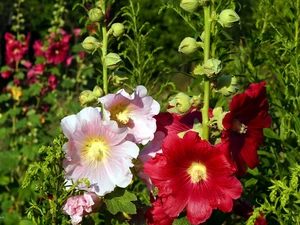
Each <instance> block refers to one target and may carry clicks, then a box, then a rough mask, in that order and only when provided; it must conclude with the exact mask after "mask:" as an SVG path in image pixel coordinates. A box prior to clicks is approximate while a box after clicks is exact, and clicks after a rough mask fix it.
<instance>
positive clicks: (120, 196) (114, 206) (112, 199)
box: [104, 188, 137, 215]
mask: <svg viewBox="0 0 300 225" xmlns="http://www.w3.org/2000/svg"><path fill="white" fill-rule="evenodd" d="M136 200H137V198H136V196H135V195H134V194H132V193H130V192H128V191H127V190H126V189H121V188H118V189H116V190H114V191H113V192H112V193H110V194H107V195H105V198H104V203H105V204H106V207H107V210H108V211H109V212H110V213H112V214H113V215H115V214H116V213H118V212H124V213H128V214H135V213H136V207H135V205H134V204H133V203H132V201H136Z"/></svg>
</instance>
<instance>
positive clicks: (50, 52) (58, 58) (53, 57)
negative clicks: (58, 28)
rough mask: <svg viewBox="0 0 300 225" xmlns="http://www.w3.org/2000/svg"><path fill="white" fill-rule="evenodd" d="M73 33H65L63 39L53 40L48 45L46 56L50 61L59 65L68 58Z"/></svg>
mask: <svg viewBox="0 0 300 225" xmlns="http://www.w3.org/2000/svg"><path fill="white" fill-rule="evenodd" d="M71 37H72V35H64V36H63V37H62V39H61V41H57V42H52V43H51V44H50V46H49V47H48V49H47V51H46V53H45V57H46V60H47V62H48V63H50V64H54V65H57V64H59V63H62V62H64V61H65V60H66V59H67V56H68V51H69V40H70V38H71Z"/></svg>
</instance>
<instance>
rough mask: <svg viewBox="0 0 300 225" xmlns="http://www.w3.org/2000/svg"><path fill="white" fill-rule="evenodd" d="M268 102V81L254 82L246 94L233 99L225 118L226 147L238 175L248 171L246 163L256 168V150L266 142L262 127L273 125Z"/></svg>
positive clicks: (224, 141)
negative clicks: (266, 86) (266, 82)
mask: <svg viewBox="0 0 300 225" xmlns="http://www.w3.org/2000/svg"><path fill="white" fill-rule="evenodd" d="M268 109H269V104H268V101H267V94H266V88H265V82H261V83H259V84H251V85H250V87H249V88H248V89H247V90H246V91H245V93H242V94H238V95H236V96H234V97H233V98H232V101H231V103H230V105H229V110H230V112H229V113H227V114H226V115H225V117H224V119H223V121H222V122H223V126H224V128H225V130H223V132H222V137H221V138H222V142H223V147H225V148H226V149H227V151H228V155H227V156H228V157H229V158H230V159H231V160H232V163H233V164H234V166H235V167H236V168H237V172H236V175H238V176H244V175H245V174H246V168H245V164H247V166H248V167H249V168H250V169H254V168H255V167H256V166H257V165H258V163H259V158H258V155H257V149H258V147H259V146H262V145H263V137H264V136H263V128H267V127H270V125H271V122H272V119H271V117H270V115H269V114H268Z"/></svg>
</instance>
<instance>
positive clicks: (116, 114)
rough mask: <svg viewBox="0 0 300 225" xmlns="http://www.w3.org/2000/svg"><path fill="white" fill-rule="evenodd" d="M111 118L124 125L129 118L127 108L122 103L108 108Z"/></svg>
mask: <svg viewBox="0 0 300 225" xmlns="http://www.w3.org/2000/svg"><path fill="white" fill-rule="evenodd" d="M110 112H111V118H112V119H113V120H115V121H117V123H118V124H119V126H120V125H126V124H127V123H128V122H129V120H130V118H129V116H128V109H127V108H126V107H125V106H123V105H117V106H115V107H114V108H113V109H111V110H110Z"/></svg>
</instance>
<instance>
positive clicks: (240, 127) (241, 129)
mask: <svg viewBox="0 0 300 225" xmlns="http://www.w3.org/2000/svg"><path fill="white" fill-rule="evenodd" d="M247 128H248V127H247V126H246V125H245V124H242V123H241V122H240V121H238V120H236V119H234V120H233V122H232V128H231V129H232V130H233V131H235V132H237V133H240V134H245V133H247Z"/></svg>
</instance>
